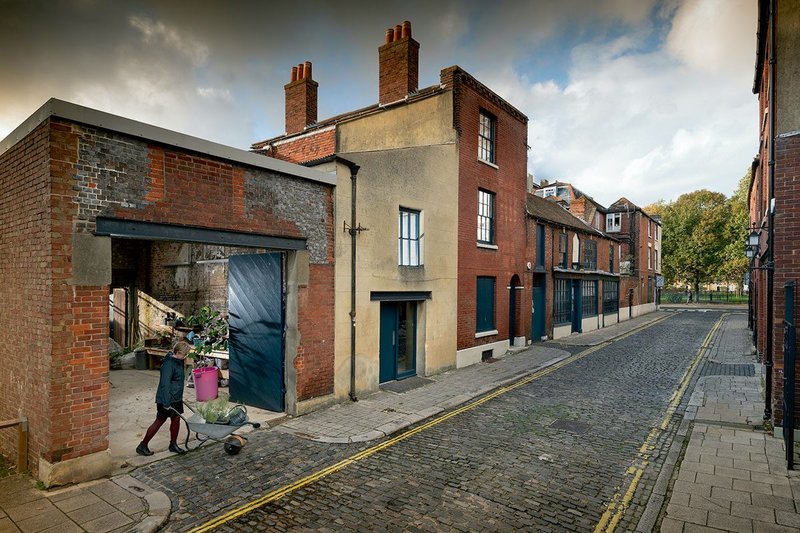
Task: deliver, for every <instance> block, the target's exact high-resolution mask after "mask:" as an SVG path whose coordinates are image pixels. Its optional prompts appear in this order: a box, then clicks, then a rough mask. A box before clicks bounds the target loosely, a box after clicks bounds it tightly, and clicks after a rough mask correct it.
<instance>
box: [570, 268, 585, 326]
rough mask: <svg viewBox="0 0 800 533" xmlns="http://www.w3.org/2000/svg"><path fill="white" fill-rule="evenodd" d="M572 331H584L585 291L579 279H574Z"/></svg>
mask: <svg viewBox="0 0 800 533" xmlns="http://www.w3.org/2000/svg"><path fill="white" fill-rule="evenodd" d="M572 331H573V332H575V333H581V332H582V331H583V291H582V290H581V280H579V279H574V280H572Z"/></svg>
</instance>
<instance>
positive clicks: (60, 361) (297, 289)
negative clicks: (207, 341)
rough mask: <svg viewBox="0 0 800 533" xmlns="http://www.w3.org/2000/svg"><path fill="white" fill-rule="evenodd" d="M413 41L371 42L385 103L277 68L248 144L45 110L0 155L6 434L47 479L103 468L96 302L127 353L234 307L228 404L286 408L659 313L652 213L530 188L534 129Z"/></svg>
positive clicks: (104, 371)
mask: <svg viewBox="0 0 800 533" xmlns="http://www.w3.org/2000/svg"><path fill="white" fill-rule="evenodd" d="M419 47H420V45H419V43H418V42H417V41H415V40H414V39H413V37H412V35H411V25H410V23H408V22H405V23H403V24H402V25H398V26H396V27H394V28H390V29H389V30H387V31H386V35H385V41H384V43H383V44H382V45H381V46H380V47H379V49H378V57H379V65H378V70H379V72H378V75H379V94H378V102H377V103H376V104H374V105H371V106H369V107H365V108H362V109H358V110H355V111H352V112H349V113H345V114H342V115H338V116H335V117H331V118H328V119H324V120H319V119H318V117H317V93H318V90H319V86H318V83H317V82H316V81H315V80H314V79H313V77H312V68H311V63H310V62H305V63H301V64H299V65H297V66H296V67H292V69H291V74H290V75H289V76H288V77H289V82H288V83H287V84H286V85H285V96H286V102H285V112H286V124H285V125H286V133H285V134H284V135H280V136H278V137H275V138H272V139H268V140H264V141H260V142H257V143H255V144H253V145H252V147H251V150H250V151H243V150H237V149H234V148H230V147H226V146H222V145H218V144H215V143H211V142H209V141H205V140H202V139H197V138H193V137H189V136H186V135H181V134H178V133H175V132H171V131H168V130H163V129H161V128H157V127H154V126H151V125H147V124H142V123H139V122H135V121H132V120H128V119H124V118H121V117H117V116H113V115H109V114H106V113H102V112H99V111H96V110H92V109H88V108H84V107H81V106H76V105H74V104H69V103H66V102H61V101H58V100H51V101H49V102H48V103H46V104H45V105H44V106H43V107H42V108H41V109H40V110H39V111H37V112H36V113H35V114H34V115H32V116H31V117H30V118H29V119H28V120H27V121H25V122H24V123H23V124H22V125H21V126H20V127H19V128H18V129H17V130H15V131H14V132H13V133H12V134H11V135H9V137H7V138H6V139H4V140H3V141H1V142H0V222H2V226H3V228H4V232H3V233H2V240H0V278H2V279H3V284H2V286H0V299H2V301H3V306H2V308H0V324H2V325H3V328H4V332H5V333H6V334H7V340H6V341H4V343H3V344H2V345H0V362H2V363H3V364H4V366H5V368H7V369H10V370H9V371H8V372H7V373H4V374H3V375H0V400H1V401H0V419H5V418H13V417H16V416H20V415H21V414H24V415H25V416H27V417H28V419H29V427H30V435H31V441H30V447H29V458H30V462H31V464H32V468H33V470H34V472H35V473H36V474H37V475H38V476H39V478H40V479H42V480H44V481H45V482H46V483H48V484H56V483H64V482H69V481H75V480H78V479H87V478H91V477H98V476H101V475H104V473H105V472H106V471H107V469H108V450H107V448H108V432H109V417H108V396H109V383H108V332H109V327H110V321H111V320H112V318H109V317H110V316H112V317H113V316H114V313H111V315H110V314H109V295H110V294H112V295H115V312H117V313H119V314H120V316H121V318H120V319H119V320H120V324H121V327H123V328H124V329H125V331H126V336H127V338H131V337H133V336H135V335H143V334H144V333H146V332H147V331H148V330H149V328H152V327H154V324H158V323H163V321H164V319H165V318H166V317H167V316H168V315H169V314H170V313H173V312H176V313H178V314H186V313H189V312H191V311H192V310H193V309H196V308H197V307H199V306H200V305H211V306H212V307H215V308H218V309H226V310H227V312H228V314H229V316H230V331H231V341H230V346H231V348H230V350H231V353H230V365H231V367H230V390H231V394H232V396H236V397H237V399H239V400H240V401H246V402H248V403H250V404H252V405H256V406H258V407H264V408H267V409H271V410H275V411H285V412H287V413H288V414H292V415H299V414H303V413H305V412H308V411H311V410H314V409H317V408H320V407H322V406H325V405H329V404H331V403H334V402H337V401H343V400H345V399H347V398H348V397H350V398H352V399H356V398H358V397H359V396H363V395H365V394H368V393H371V392H373V391H376V390H377V389H378V388H379V386H380V384H382V383H386V382H389V381H394V380H400V379H404V378H407V377H410V376H416V375H421V376H427V375H432V374H435V373H438V372H442V371H444V370H447V369H452V368H460V367H464V366H468V365H471V364H475V363H479V362H481V361H483V360H487V359H491V358H494V357H499V356H502V355H503V354H505V353H506V352H507V351H508V350H509V349H518V348H519V349H521V348H523V347H525V346H527V345H528V344H530V343H531V342H538V341H541V340H545V339H548V338H549V339H553V338H559V337H563V336H566V335H569V334H572V333H574V332H585V331H590V330H593V329H597V328H601V327H604V326H608V325H610V324H614V323H617V322H619V321H622V320H626V319H629V318H631V317H634V316H637V315H639V314H642V313H646V312H650V311H653V310H655V308H656V299H657V296H656V295H657V288H656V283H657V277H658V274H659V272H660V261H661V257H660V249H661V247H660V242H661V240H660V239H661V229H660V224H659V222H658V220H657V219H655V218H653V217H650V216H648V215H647V214H646V213H645V212H644V211H642V209H640V208H639V207H637V206H636V205H634V204H633V203H631V202H630V201H628V200H626V199H625V198H620V200H618V201H617V202H615V203H614V204H612V205H611V206H608V207H603V206H601V205H599V204H598V203H597V202H595V201H594V200H593V199H592V198H591V197H589V196H587V195H585V194H583V193H582V192H581V191H579V190H578V189H576V188H574V187H572V186H571V185H569V184H567V183H562V182H554V183H549V182H545V181H542V182H541V183H540V184H539V185H535V184H533V183H532V182H530V178H529V176H528V174H527V170H526V169H527V155H528V149H529V147H528V139H527V130H528V117H526V116H525V115H524V114H523V113H522V112H520V111H519V110H518V109H516V108H515V107H514V106H513V105H512V104H510V103H509V102H507V101H506V100H504V99H503V98H501V97H500V96H499V95H497V94H496V93H495V92H493V91H492V90H491V89H489V88H488V87H486V86H485V85H484V84H482V83H481V82H480V81H478V80H477V79H475V78H474V77H473V76H471V75H470V74H469V73H467V72H465V71H464V70H463V69H461V68H459V67H457V66H454V67H449V68H445V69H443V70H441V72H440V79H439V80H438V82H437V83H435V84H434V85H431V86H428V87H424V88H419V87H418V66H419ZM31 328H35V329H36V330H37V331H39V332H41V333H40V334H37V336H36V337H35V339H34V340H33V341H31V340H30V338H31V336H30V335H28V334H26V332H28V331H30V330H31ZM20 353H25V354H26V355H25V357H26V360H27V361H28V362H29V363H28V364H26V365H19V364H17V363H18V357H19V354H20ZM13 447H14V442H13V440H12V438H11V437H10V436H7V435H0V453H3V454H4V455H10V454H11V452H10V451H11V450H13Z"/></svg>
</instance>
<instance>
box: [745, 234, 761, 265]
mask: <svg viewBox="0 0 800 533" xmlns="http://www.w3.org/2000/svg"><path fill="white" fill-rule="evenodd" d="M758 241H759V238H758V232H756V231H753V232H752V233H750V235H748V236H747V239H745V246H744V254H745V255H746V256H747V258H748V259H752V258H754V257H755V256H756V252H758V249H759V242H758Z"/></svg>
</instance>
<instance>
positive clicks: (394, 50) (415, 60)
mask: <svg viewBox="0 0 800 533" xmlns="http://www.w3.org/2000/svg"><path fill="white" fill-rule="evenodd" d="M418 83H419V43H418V42H417V41H415V40H414V39H412V38H411V23H410V22H409V21H407V20H406V21H405V22H403V24H398V25H397V26H395V27H394V28H389V29H387V30H386V42H385V43H384V44H383V45H382V46H381V47H380V48H378V102H379V103H381V104H387V103H389V102H394V101H396V100H400V99H402V98H404V97H405V96H406V95H408V94H409V93H412V92H415V91H416V90H417V88H418Z"/></svg>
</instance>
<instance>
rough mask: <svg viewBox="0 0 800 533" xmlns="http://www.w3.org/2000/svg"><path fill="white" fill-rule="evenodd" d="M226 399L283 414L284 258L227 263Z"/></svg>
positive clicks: (233, 258)
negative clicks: (227, 337)
mask: <svg viewBox="0 0 800 533" xmlns="http://www.w3.org/2000/svg"><path fill="white" fill-rule="evenodd" d="M228 268H229V270H228V315H229V323H228V327H229V331H230V339H229V341H228V352H229V357H230V361H229V365H230V367H229V370H230V392H231V399H232V400H234V401H236V402H239V403H244V404H247V405H252V406H254V407H260V408H262V409H269V410H270V411H278V412H281V411H283V410H284V409H285V407H286V403H285V395H286V386H285V380H284V354H283V346H284V338H283V332H284V307H285V306H284V302H283V254H281V253H279V252H277V253H265V254H254V255H235V256H231V257H230V258H229V262H228Z"/></svg>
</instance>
